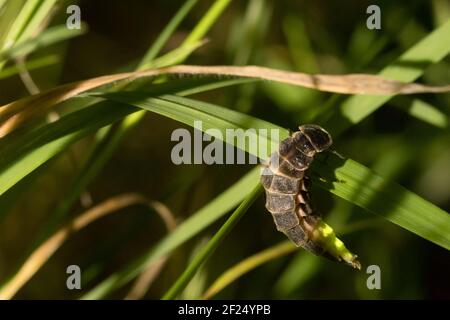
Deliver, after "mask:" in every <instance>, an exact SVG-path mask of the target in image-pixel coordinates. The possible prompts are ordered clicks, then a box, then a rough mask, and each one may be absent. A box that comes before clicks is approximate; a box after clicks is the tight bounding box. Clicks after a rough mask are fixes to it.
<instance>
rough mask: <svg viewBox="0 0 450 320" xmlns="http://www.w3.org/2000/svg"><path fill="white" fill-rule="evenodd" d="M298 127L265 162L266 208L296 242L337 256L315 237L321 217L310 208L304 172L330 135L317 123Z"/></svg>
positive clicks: (263, 178) (278, 225)
mask: <svg viewBox="0 0 450 320" xmlns="http://www.w3.org/2000/svg"><path fill="white" fill-rule="evenodd" d="M299 129H300V131H298V132H295V133H294V134H293V135H291V137H289V138H287V139H285V140H283V141H282V142H281V143H280V147H279V150H278V152H275V153H273V154H272V155H271V157H270V159H269V161H268V163H266V164H265V165H264V166H265V167H264V170H263V173H262V175H261V183H262V185H263V187H264V189H265V191H266V208H267V210H268V211H269V212H270V213H271V214H272V217H273V220H274V222H275V225H276V227H277V230H278V231H281V232H283V233H284V234H285V235H286V236H287V237H288V238H289V239H290V240H291V241H292V242H293V243H295V244H296V245H297V246H301V247H303V248H305V249H306V250H309V251H311V252H312V253H314V254H317V255H325V256H328V258H331V259H332V260H336V259H334V258H333V257H330V256H329V255H327V254H326V252H325V250H324V248H322V247H321V246H320V245H319V244H317V243H316V242H314V241H313V239H312V232H314V230H315V228H316V225H317V224H318V222H319V221H320V217H319V216H318V215H316V214H315V213H314V212H313V210H312V208H311V201H310V197H309V193H308V187H309V179H308V178H307V177H306V176H305V171H306V170H307V169H308V168H309V166H310V164H311V163H312V161H313V157H314V155H315V153H317V152H321V151H323V150H325V149H326V148H328V147H329V146H330V145H331V137H330V136H329V134H328V133H327V132H326V131H325V130H323V129H322V128H320V127H319V126H316V125H305V126H300V127H299Z"/></svg>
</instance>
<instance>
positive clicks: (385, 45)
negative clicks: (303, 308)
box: [0, 0, 450, 299]
mask: <svg viewBox="0 0 450 320" xmlns="http://www.w3.org/2000/svg"><path fill="white" fill-rule="evenodd" d="M65 3H67V2H65ZM182 3H183V1H159V0H157V1H145V0H131V1H120V0H114V1H106V0H98V1H79V2H78V4H79V6H80V7H81V17H82V20H83V21H84V22H85V23H86V24H87V25H88V27H89V30H88V32H87V33H86V34H85V35H82V36H80V37H77V38H75V39H72V40H70V41H68V42H63V43H59V44H56V45H53V46H50V47H47V48H44V49H41V50H39V51H37V52H36V53H34V54H33V55H32V57H41V56H42V57H44V56H48V55H49V54H52V55H56V56H57V57H58V59H59V62H58V63H56V64H53V65H51V66H49V67H46V68H40V69H37V70H33V71H31V74H32V76H33V79H34V81H35V82H36V84H37V85H38V86H39V88H40V89H41V90H45V89H49V88H52V87H54V86H56V85H58V84H61V83H67V82H71V81H76V80H81V79H86V78H90V77H95V76H99V75H103V74H112V73H117V72H118V71H120V70H123V69H124V68H126V67H127V66H129V65H130V64H132V63H137V62H138V61H139V60H140V59H141V57H142V56H143V55H144V54H145V52H146V50H147V48H148V47H149V45H150V44H151V43H152V42H153V41H154V40H155V38H156V37H157V36H158V34H159V33H160V32H161V30H162V29H163V28H164V27H165V25H166V24H167V22H168V21H169V20H170V19H171V18H172V16H173V15H174V14H175V12H176V11H177V10H178V8H179V7H180V6H181V4H182ZM210 4H211V2H210V1H200V2H199V3H198V5H196V6H195V7H194V9H193V10H192V11H191V12H190V13H189V15H188V16H187V18H186V19H185V20H184V21H183V22H182V24H181V27H180V28H178V30H177V31H176V32H175V33H174V35H173V36H172V37H171V38H170V40H169V42H168V43H167V45H166V46H165V47H164V52H168V51H170V50H172V49H174V48H176V47H177V46H179V45H180V43H181V42H182V41H183V40H184V38H185V37H186V35H187V34H188V33H189V31H190V30H192V28H193V27H194V26H195V24H196V23H197V22H198V20H199V19H200V18H201V17H202V16H203V14H204V12H205V11H206V10H207V9H208V8H209V6H210ZM371 4H374V3H373V1H362V0H361V1H359V0H358V1H356V0H355V1H325V0H317V1H288V0H284V1H263V0H249V1H233V2H232V3H231V4H230V6H229V7H228V8H227V9H226V10H225V11H224V13H223V14H222V15H221V17H220V18H219V19H218V21H217V22H216V23H215V25H214V26H213V28H212V29H211V30H210V32H209V33H208V35H207V38H208V39H209V41H208V42H207V43H206V44H205V45H203V46H202V47H201V48H199V49H198V50H197V51H195V52H194V53H193V54H192V55H191V56H190V57H189V59H188V60H187V61H186V62H185V63H187V64H198V65H249V64H255V65H261V66H268V67H274V68H279V69H286V70H292V71H302V72H308V73H329V74H343V73H355V72H358V73H371V74H375V73H377V72H378V71H379V70H380V69H381V68H382V67H384V66H385V65H387V64H389V63H390V62H392V61H393V60H394V59H395V58H396V57H398V56H399V55H400V54H401V53H403V52H404V51H405V50H406V49H408V48H409V47H411V46H412V45H413V44H415V43H416V42H417V41H418V40H420V39H421V38H422V37H424V36H425V35H426V34H428V33H429V32H430V31H431V30H433V29H434V28H435V27H437V26H439V25H440V24H442V23H443V22H445V21H446V20H447V19H448V18H450V2H449V1H444V0H434V1H423V0H422V1H420V0H415V1H414V0H413V1H395V2H394V1H377V2H376V4H377V5H379V6H380V7H381V19H382V25H381V27H382V28H381V30H368V29H367V28H366V19H367V18H368V16H369V15H368V14H366V8H367V7H368V6H369V5H371ZM64 8H65V4H61V7H60V10H59V11H58V12H57V13H56V15H55V17H54V21H53V22H52V24H57V23H61V22H63V21H64V20H65V19H66V17H67V15H66V14H65V10H64ZM443 41H450V34H449V35H448V38H447V39H443ZM449 66H450V59H449V57H447V58H446V59H444V60H443V61H442V62H440V63H437V64H434V65H432V66H431V67H429V68H427V70H426V72H425V74H424V75H423V76H422V77H421V78H420V79H419V82H422V83H429V84H436V85H438V84H446V83H450V68H449ZM27 94H28V93H27V91H26V90H25V88H24V86H23V84H22V82H21V80H20V78H19V77H18V76H15V77H11V78H7V79H3V80H0V104H1V105H3V104H6V103H7V102H10V101H13V100H15V99H18V98H19V97H22V96H26V95H27ZM196 98H198V99H200V100H204V101H211V102H213V103H215V104H218V105H222V106H226V107H229V108H232V109H235V110H238V111H241V112H246V113H251V114H252V115H254V116H256V117H259V118H261V119H264V120H267V121H270V122H273V123H276V124H277V125H280V126H283V127H285V128H291V129H293V130H295V129H296V128H297V127H298V125H299V124H302V123H307V122H309V121H311V120H312V119H313V118H314V116H315V114H316V113H317V112H318V111H319V110H321V108H324V107H327V106H328V107H332V106H334V105H338V104H339V102H340V101H342V99H343V96H339V95H333V94H329V93H322V92H317V91H313V90H309V89H300V88H297V87H292V86H287V85H281V84H277V83H271V82H263V83H258V84H246V85H241V86H233V87H230V88H225V89H220V90H215V91H211V92H208V93H204V94H199V95H196ZM417 100H420V101H421V103H424V102H425V103H427V104H429V105H431V106H432V109H433V110H435V111H436V110H437V111H438V115H439V116H438V117H437V118H436V117H435V118H433V119H432V120H430V121H428V122H427V121H424V119H418V118H417V117H415V116H414V114H413V112H412V110H413V109H412V105H413V103H417ZM437 111H436V112H437ZM449 114H450V95H449V94H439V95H432V94H423V95H414V96H408V97H401V98H400V97H398V98H394V99H392V100H391V101H390V102H388V103H387V104H385V105H384V106H383V107H382V108H380V109H379V110H378V111H376V112H375V113H374V114H373V115H372V116H370V117H369V118H367V119H365V120H364V121H362V122H361V123H359V124H358V125H356V126H354V127H352V129H351V130H348V131H346V132H345V133H344V134H343V135H341V136H340V137H339V139H338V140H337V141H335V145H334V149H336V150H337V151H338V152H339V153H341V154H343V155H344V156H345V157H348V158H352V159H354V160H356V161H358V162H360V163H363V164H364V165H366V166H368V167H370V168H371V169H373V170H375V171H376V172H378V173H379V174H380V175H382V176H383V177H386V178H390V179H392V180H395V181H396V182H398V183H400V184H401V185H403V186H405V187H406V188H407V189H409V190H411V191H413V192H415V193H417V194H418V195H420V196H422V197H424V198H425V199H427V200H429V201H431V202H433V203H434V204H436V205H437V206H439V207H441V208H442V209H444V210H446V211H447V212H448V211H450V166H449V163H450V148H449V147H450V131H449V127H448V116H449ZM436 119H437V120H436ZM425 120H426V119H425ZM179 127H183V126H182V125H180V124H179V123H177V122H175V121H173V120H170V119H168V118H165V117H162V116H159V115H156V114H147V115H146V116H145V118H144V120H143V121H142V122H141V123H140V124H139V125H138V127H136V128H135V129H134V130H133V131H132V132H131V133H130V134H128V135H127V136H126V138H125V140H124V141H123V143H122V144H121V145H120V147H119V148H118V150H117V151H116V152H115V153H114V156H113V158H112V159H111V161H109V162H108V164H107V166H106V167H105V168H104V169H103V170H102V171H101V173H100V175H99V176H98V177H97V178H96V179H95V180H94V181H93V183H91V185H90V186H89V188H88V192H89V194H90V196H91V197H92V201H93V203H94V204H96V203H99V202H101V201H103V200H105V199H107V198H109V197H111V196H115V195H118V194H121V193H125V192H137V193H141V194H143V195H145V196H146V197H148V198H150V199H154V200H158V201H161V202H163V203H164V204H166V205H167V206H168V207H169V208H170V209H171V210H172V212H173V213H174V215H175V216H176V218H177V220H178V221H182V220H183V219H185V218H186V217H188V216H189V215H190V214H192V213H193V212H195V211H196V210H197V209H199V208H201V207H202V206H203V205H204V204H206V203H208V202H209V201H210V200H211V199H213V198H214V197H215V196H216V195H218V194H220V193H221V192H222V191H223V190H225V189H226V188H227V187H228V186H230V185H231V184H232V183H233V182H235V181H237V180H238V179H239V178H240V177H241V176H242V175H243V174H244V173H245V172H247V171H248V170H249V169H250V168H251V166H248V165H232V166H230V165H227V166H225V165H211V166H207V165H180V166H176V165H174V164H172V162H171V160H170V152H171V148H172V147H173V146H174V144H175V143H174V142H171V141H170V136H171V133H172V131H173V130H174V129H176V128H179ZM186 128H187V129H188V130H190V131H192V130H191V128H188V127H186ZM91 142H92V137H91V138H86V139H83V140H82V141H80V142H78V143H76V144H75V145H74V146H73V147H72V148H71V152H70V155H69V154H68V153H65V154H64V155H62V156H59V157H57V158H56V159H55V160H53V161H51V162H50V163H49V164H48V165H46V166H44V168H41V169H39V170H38V171H37V172H36V174H35V177H34V179H35V180H34V181H33V184H32V187H31V188H30V189H28V190H25V191H24V192H23V193H22V194H21V195H20V197H19V198H18V199H17V200H16V201H15V205H14V206H13V207H12V208H9V209H8V215H5V217H4V219H2V221H1V223H0V235H1V236H0V279H4V278H5V277H6V276H8V275H10V274H11V273H12V272H13V271H14V270H16V269H17V267H18V266H19V265H20V263H21V262H23V259H24V258H25V257H26V256H27V253H29V250H30V246H31V244H32V243H33V241H35V240H36V237H37V236H38V234H39V233H40V232H41V231H42V226H43V225H45V223H46V221H48V220H49V217H50V216H51V214H52V210H54V209H55V207H56V205H57V204H58V200H59V199H61V197H62V196H63V195H64V194H65V193H66V192H67V190H66V188H65V187H67V186H68V182H69V181H71V180H72V179H74V177H75V174H76V169H77V167H79V166H80V163H82V162H83V160H84V159H85V154H86V150H87V149H88V148H89V145H90V143H91ZM0 156H1V155H0ZM312 197H313V201H314V202H315V204H316V207H317V209H318V210H319V211H320V212H322V213H323V215H324V216H325V217H327V216H328V217H329V220H327V219H326V221H327V222H328V223H329V224H330V225H332V226H333V227H335V229H337V230H340V228H341V229H342V230H343V231H344V230H345V227H346V226H347V225H354V226H358V224H357V223H358V221H364V223H363V224H361V225H359V227H356V228H355V230H349V232H347V233H346V234H345V235H343V236H342V239H344V240H345V243H346V244H347V247H349V248H350V249H351V250H352V251H353V252H355V253H357V254H358V255H359V257H360V260H361V261H362V263H363V266H368V265H371V264H376V265H379V266H380V268H381V281H382V289H381V290H368V289H367V287H366V279H367V277H368V275H367V274H366V272H365V269H364V267H363V270H362V271H361V272H356V271H354V270H352V269H350V268H347V267H345V266H343V265H338V264H334V263H332V262H328V261H326V260H324V259H322V258H318V257H315V256H312V255H311V254H309V253H306V252H304V251H303V250H299V251H298V252H296V253H294V254H290V255H288V256H284V257H282V258H279V259H276V260H274V261H271V262H269V263H267V264H264V265H263V266H261V267H259V268H257V269H255V270H253V271H251V272H250V273H248V274H246V275H245V276H243V277H242V278H240V279H238V281H236V282H235V283H233V284H232V285H230V286H229V287H227V288H226V289H225V290H224V291H223V292H221V293H219V294H218V295H217V298H225V299H244V298H266V299H282V298H289V299H333V298H342V299H366V298H368V299H412V298H419V299H420V298H427V299H429V298H440V299H448V298H450V286H449V284H450V274H449V272H448V270H450V255H449V253H448V252H447V251H446V250H445V249H443V248H441V247H439V246H437V245H435V244H432V243H430V242H428V241H426V240H424V239H422V238H420V237H418V236H415V235H413V234H412V233H410V232H408V231H405V230H404V229H402V228H400V227H397V226H395V225H393V224H391V223H389V222H387V221H386V220H383V219H381V218H380V219H378V218H377V217H376V216H373V215H371V214H369V213H367V212H365V211H364V210H363V209H360V208H358V207H355V206H353V205H351V204H349V203H347V202H345V201H344V200H342V199H339V198H337V197H334V196H332V195H331V194H330V193H328V192H325V191H323V190H321V189H318V188H315V187H313V190H312ZM84 210H85V209H84V208H83V207H82V206H81V204H80V203H79V202H78V203H77V205H76V206H74V207H73V208H72V209H71V217H75V216H77V215H78V214H79V213H80V212H82V211H84ZM424 215H426V212H424ZM368 219H370V220H368ZM223 221H224V220H223V219H222V220H220V221H219V223H216V224H214V225H213V226H212V227H210V228H208V229H207V231H206V232H202V234H201V235H200V236H198V237H196V238H194V239H193V240H191V241H189V242H187V243H186V244H184V245H183V246H182V247H181V248H179V249H177V250H176V251H175V252H174V253H173V254H172V255H171V256H170V259H169V261H168V263H167V266H166V267H165V268H164V269H163V271H162V272H161V273H160V274H159V275H158V277H157V279H156V281H155V283H154V285H153V286H152V287H151V288H150V290H149V292H148V293H147V294H146V295H145V297H144V298H155V299H156V298H160V297H161V296H162V294H163V293H164V292H165V291H166V290H167V288H168V287H169V286H170V285H171V284H172V283H173V282H174V280H175V279H176V278H177V277H178V275H179V274H180V273H181V272H182V271H183V270H184V268H185V266H186V264H187V262H188V261H189V259H190V258H191V257H192V255H193V252H194V251H195V249H196V248H198V246H199V245H200V244H203V243H204V242H205V240H207V239H208V238H209V237H210V236H211V235H212V234H214V232H215V231H216V230H217V229H218V227H219V226H220V224H221V223H223ZM365 221H369V223H366V222H365ZM350 231H351V232H350ZM165 232H166V231H165V227H164V225H163V223H162V222H161V221H160V219H159V218H158V217H157V216H156V215H154V214H149V210H148V209H146V208H143V207H140V206H132V207H130V208H126V209H123V210H121V211H120V212H118V213H116V214H111V215H108V216H107V217H105V218H103V219H101V220H99V221H97V222H95V223H93V224H92V225H90V226H89V227H87V228H86V229H84V230H82V231H81V232H79V233H77V234H75V235H74V236H73V237H72V238H71V239H70V240H69V241H68V242H67V243H66V244H64V245H63V247H62V248H61V249H60V250H58V251H57V252H56V254H55V255H54V256H53V257H52V258H51V259H50V260H49V261H48V262H47V263H46V264H45V265H44V267H43V268H42V269H41V270H40V271H39V272H38V273H37V274H36V275H35V276H34V277H33V278H32V279H31V281H30V282H29V283H27V284H26V285H25V286H24V287H23V289H22V290H21V291H20V292H19V293H18V294H17V296H16V298H23V299H38V298H57V299H63V298H77V297H79V296H80V295H81V294H82V293H83V292H86V291H87V290H89V288H92V287H93V286H94V285H95V284H96V283H98V282H99V281H100V280H101V279H103V278H105V277H106V276H107V275H109V274H111V273H113V272H114V271H115V270H117V269H119V268H120V267H121V266H124V265H125V264H126V263H127V262H129V261H130V260H132V259H134V258H136V257H139V255H140V254H141V253H142V252H144V251H145V249H147V248H148V247H149V246H151V245H152V244H154V243H156V241H158V239H160V238H161V237H162V236H164V235H165ZM282 240H284V237H283V235H282V234H281V233H279V232H277V231H276V229H275V226H274V224H273V222H272V218H271V216H270V214H269V213H268V212H267V211H266V210H265V208H264V199H263V197H260V198H259V199H258V201H257V202H256V203H255V204H254V205H253V206H252V207H251V209H250V210H249V211H248V212H247V214H246V215H245V216H244V218H243V219H242V220H241V221H240V223H239V224H238V226H237V227H236V228H235V229H234V230H233V232H232V233H231V234H230V235H229V237H228V238H227V241H226V242H225V243H224V244H223V245H221V246H220V247H219V249H218V251H217V252H216V253H215V254H214V256H213V257H212V258H211V259H210V260H209V261H208V263H207V265H206V267H205V268H204V269H202V271H201V273H200V274H198V275H197V277H196V278H195V279H194V281H193V282H192V283H191V284H190V285H189V287H188V288H187V289H186V291H185V293H184V295H183V297H186V298H189V297H195V296H196V294H197V293H198V292H203V291H204V290H205V289H206V288H207V287H208V286H209V284H210V283H211V282H212V281H213V280H215V279H216V278H217V277H218V276H219V275H220V274H221V273H223V272H224V271H225V270H227V269H228V268H230V267H231V266H233V265H234V264H235V263H238V262H239V261H241V260H242V259H244V258H246V257H248V256H250V255H252V254H255V253H257V252H259V251H261V250H263V249H265V248H268V247H270V246H273V245H274V244H276V243H278V242H280V241H282ZM70 264H77V265H79V266H80V267H81V269H82V272H83V289H82V290H81V291H77V290H74V291H69V290H67V288H66V287H65V281H66V277H67V275H66V273H65V271H66V267H67V266H68V265H70ZM129 289H130V285H127V286H124V287H123V288H122V289H120V290H117V291H115V292H114V293H113V294H112V295H110V296H109V297H110V298H122V297H123V296H124V295H125V294H126V293H127V292H128V290H129Z"/></svg>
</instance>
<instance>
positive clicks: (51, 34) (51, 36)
mask: <svg viewBox="0 0 450 320" xmlns="http://www.w3.org/2000/svg"><path fill="white" fill-rule="evenodd" d="M85 32H86V27H83V28H81V29H80V30H70V29H67V27H66V25H60V26H55V27H52V28H49V29H47V30H45V31H44V32H42V33H41V34H39V35H38V36H37V37H35V38H32V39H29V40H27V41H24V42H21V43H19V44H17V45H16V46H13V47H11V48H9V49H7V50H5V51H2V52H0V64H1V63H3V62H5V61H6V60H11V59H14V58H17V57H20V56H25V55H28V54H30V53H31V52H33V51H35V50H37V49H39V48H43V47H47V46H49V45H52V44H54V43H57V42H60V41H64V40H68V39H71V38H74V37H77V36H80V35H82V34H84V33H85Z"/></svg>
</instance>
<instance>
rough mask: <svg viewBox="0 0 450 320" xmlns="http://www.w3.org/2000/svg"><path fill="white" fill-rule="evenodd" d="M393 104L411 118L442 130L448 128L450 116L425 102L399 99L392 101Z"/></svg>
mask: <svg viewBox="0 0 450 320" xmlns="http://www.w3.org/2000/svg"><path fill="white" fill-rule="evenodd" d="M392 104H393V105H394V106H395V107H397V108H398V109H400V110H402V111H404V112H406V113H407V114H409V115H410V116H411V117H414V118H417V119H419V120H421V121H423V122H426V123H428V124H431V125H432V126H435V127H438V128H441V129H445V128H446V127H448V116H447V115H446V114H445V113H443V112H442V111H440V110H439V109H438V108H436V107H435V106H433V105H431V104H429V103H427V102H425V101H423V100H420V99H407V98H400V97H399V98H396V99H394V100H392Z"/></svg>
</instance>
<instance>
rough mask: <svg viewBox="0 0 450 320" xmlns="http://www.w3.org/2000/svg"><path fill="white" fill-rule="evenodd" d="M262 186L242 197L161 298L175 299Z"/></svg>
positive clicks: (250, 203) (240, 216)
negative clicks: (242, 199) (235, 207)
mask: <svg viewBox="0 0 450 320" xmlns="http://www.w3.org/2000/svg"><path fill="white" fill-rule="evenodd" d="M261 191H262V187H261V186H260V185H257V186H256V187H255V188H254V189H253V191H252V192H251V193H250V194H249V195H248V196H247V197H246V198H245V199H244V201H243V202H242V203H241V204H240V205H239V207H238V208H237V209H236V210H235V211H234V212H233V214H232V215H231V216H230V217H229V218H228V219H227V221H226V222H225V223H224V224H223V225H222V227H221V228H220V229H219V231H217V232H216V233H215V234H214V236H213V238H212V239H211V240H210V241H209V242H208V244H207V245H206V246H205V247H204V248H202V249H201V251H200V252H199V253H198V254H197V255H196V256H195V258H194V259H193V261H192V262H191V263H190V264H189V266H188V267H187V268H186V270H185V271H184V272H183V274H182V275H181V276H180V277H179V278H178V280H177V281H176V282H175V283H174V284H173V286H172V287H171V288H170V289H169V290H168V291H167V293H166V294H165V295H164V296H163V298H162V299H163V300H170V299H175V298H176V297H177V296H178V295H179V294H180V293H181V292H182V291H183V290H184V288H185V287H186V286H187V285H188V283H189V282H190V281H191V279H192V278H193V277H194V275H195V274H196V273H197V271H198V270H199V269H200V267H201V266H202V265H203V264H204V263H205V262H206V261H207V260H208V258H209V257H210V256H211V255H212V254H213V253H214V251H215V250H216V249H217V247H218V246H219V245H220V244H221V243H222V241H223V240H224V239H225V237H226V236H227V235H228V233H230V231H231V230H232V229H233V227H234V226H236V224H237V223H238V222H239V220H240V219H241V218H242V216H243V215H244V214H245V213H246V212H247V210H248V208H250V206H251V205H252V203H253V202H254V201H255V199H256V198H257V197H258V195H259V194H260V193H261Z"/></svg>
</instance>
